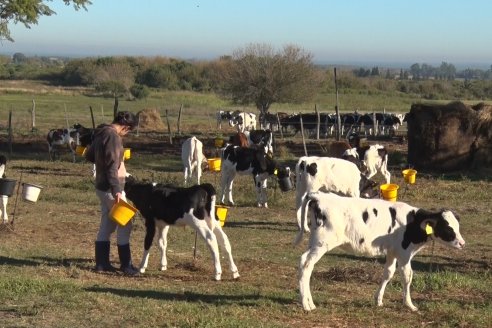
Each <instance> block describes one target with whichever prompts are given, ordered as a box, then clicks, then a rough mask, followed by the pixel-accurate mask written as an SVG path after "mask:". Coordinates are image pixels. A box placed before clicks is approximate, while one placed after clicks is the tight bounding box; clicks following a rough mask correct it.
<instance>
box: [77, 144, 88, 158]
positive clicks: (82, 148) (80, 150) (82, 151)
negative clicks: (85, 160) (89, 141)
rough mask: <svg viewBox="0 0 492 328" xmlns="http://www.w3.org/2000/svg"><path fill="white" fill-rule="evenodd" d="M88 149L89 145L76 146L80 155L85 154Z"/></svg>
mask: <svg viewBox="0 0 492 328" xmlns="http://www.w3.org/2000/svg"><path fill="white" fill-rule="evenodd" d="M86 150H87V147H84V146H77V147H75V153H76V154H77V155H80V156H84V154H85V151H86Z"/></svg>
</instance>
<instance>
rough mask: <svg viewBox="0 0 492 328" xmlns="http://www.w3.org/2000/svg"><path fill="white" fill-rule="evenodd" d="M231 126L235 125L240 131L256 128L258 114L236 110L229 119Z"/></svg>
mask: <svg viewBox="0 0 492 328" xmlns="http://www.w3.org/2000/svg"><path fill="white" fill-rule="evenodd" d="M229 125H230V126H235V127H236V128H237V130H238V132H244V131H251V130H254V129H256V114H253V113H247V112H234V113H233V114H232V118H231V120H230V121H229Z"/></svg>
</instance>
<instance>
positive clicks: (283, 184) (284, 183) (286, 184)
mask: <svg viewBox="0 0 492 328" xmlns="http://www.w3.org/2000/svg"><path fill="white" fill-rule="evenodd" d="M278 185H279V186H280V190H282V191H289V190H292V181H291V180H290V177H289V176H286V177H285V178H280V179H278Z"/></svg>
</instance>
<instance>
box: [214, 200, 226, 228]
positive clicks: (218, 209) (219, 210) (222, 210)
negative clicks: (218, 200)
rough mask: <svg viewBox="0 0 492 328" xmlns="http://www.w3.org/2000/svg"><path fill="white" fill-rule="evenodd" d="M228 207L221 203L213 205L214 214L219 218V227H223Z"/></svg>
mask: <svg viewBox="0 0 492 328" xmlns="http://www.w3.org/2000/svg"><path fill="white" fill-rule="evenodd" d="M228 209H229V208H228V207H227V206H222V205H216V206H215V216H216V217H217V218H219V224H220V226H221V227H223V226H224V224H225V220H226V218H227V210H228Z"/></svg>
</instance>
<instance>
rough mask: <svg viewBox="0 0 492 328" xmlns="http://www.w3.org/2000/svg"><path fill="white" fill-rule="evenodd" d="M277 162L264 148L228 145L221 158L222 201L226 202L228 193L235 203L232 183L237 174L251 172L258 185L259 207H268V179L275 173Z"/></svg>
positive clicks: (231, 200) (230, 200)
mask: <svg viewBox="0 0 492 328" xmlns="http://www.w3.org/2000/svg"><path fill="white" fill-rule="evenodd" d="M276 168H277V164H276V163H275V161H274V160H273V159H272V158H271V157H270V156H269V155H267V154H265V153H264V152H263V149H252V148H244V147H237V146H227V147H226V148H225V149H224V152H223V154H222V159H221V166H220V170H221V179H220V189H221V192H222V198H221V202H222V203H224V202H225V198H226V195H227V198H228V201H229V203H230V204H232V205H234V201H233V199H232V184H233V182H234V178H235V177H236V174H239V175H247V174H251V175H252V176H253V179H254V183H255V186H256V196H257V198H256V199H257V205H258V207H262V206H263V207H268V203H267V194H266V189H267V179H268V177H269V176H271V175H273V174H274V173H275V169H276Z"/></svg>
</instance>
